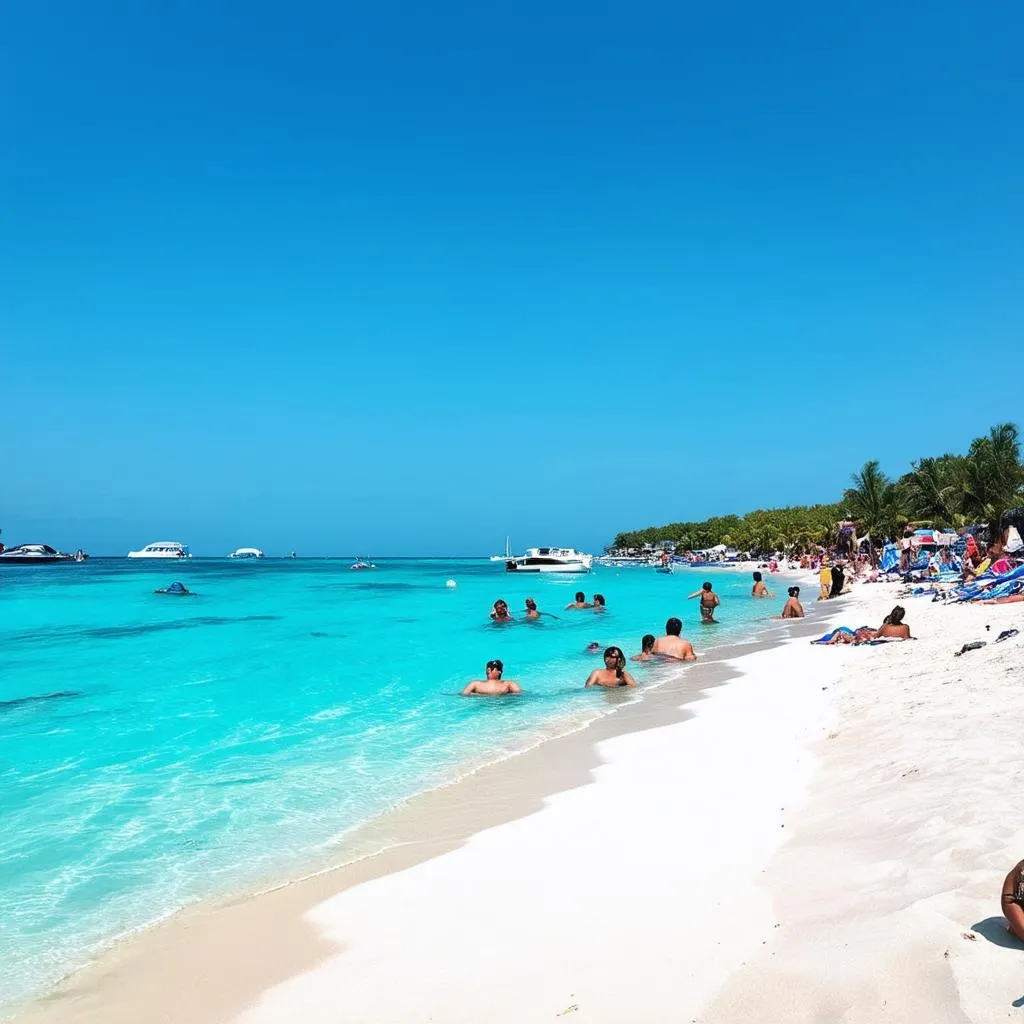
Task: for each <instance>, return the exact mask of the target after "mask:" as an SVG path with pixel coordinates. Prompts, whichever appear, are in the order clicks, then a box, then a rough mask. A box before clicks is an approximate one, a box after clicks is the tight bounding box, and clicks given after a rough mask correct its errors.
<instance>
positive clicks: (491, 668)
mask: <svg viewBox="0 0 1024 1024" xmlns="http://www.w3.org/2000/svg"><path fill="white" fill-rule="evenodd" d="M504 671H505V666H504V665H503V664H502V662H501V659H500V658H494V659H492V660H491V661H489V662H487V678H488V679H500V678H501V673H502V672H504Z"/></svg>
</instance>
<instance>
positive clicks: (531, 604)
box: [526, 597, 540, 619]
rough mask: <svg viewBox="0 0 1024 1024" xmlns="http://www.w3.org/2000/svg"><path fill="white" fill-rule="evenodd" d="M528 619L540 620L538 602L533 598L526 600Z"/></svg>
mask: <svg viewBox="0 0 1024 1024" xmlns="http://www.w3.org/2000/svg"><path fill="white" fill-rule="evenodd" d="M526 618H528V619H539V618H540V612H539V611H537V602H536V601H534V599H533V598H532V597H528V598H527V599H526Z"/></svg>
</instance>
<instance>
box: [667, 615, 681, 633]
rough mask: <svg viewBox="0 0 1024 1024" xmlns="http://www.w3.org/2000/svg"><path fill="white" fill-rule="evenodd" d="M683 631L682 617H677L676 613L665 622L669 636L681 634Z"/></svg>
mask: <svg viewBox="0 0 1024 1024" xmlns="http://www.w3.org/2000/svg"><path fill="white" fill-rule="evenodd" d="M682 631H683V622H682V619H677V618H676V617H675V616H674V615H673V616H672V618H671V619H669V620H668V622H666V623H665V632H666V633H667V634H668V635H669V636H679V634H680V633H682Z"/></svg>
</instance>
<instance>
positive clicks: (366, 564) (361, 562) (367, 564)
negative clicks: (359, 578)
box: [349, 555, 377, 569]
mask: <svg viewBox="0 0 1024 1024" xmlns="http://www.w3.org/2000/svg"><path fill="white" fill-rule="evenodd" d="M349 568H350V569H376V568H377V566H375V565H374V564H373V562H371V561H370V560H369V559H368V558H367V557H366V556H365V555H357V556H356V560H355V561H354V562H353V563H352V564H351V565H350V566H349Z"/></svg>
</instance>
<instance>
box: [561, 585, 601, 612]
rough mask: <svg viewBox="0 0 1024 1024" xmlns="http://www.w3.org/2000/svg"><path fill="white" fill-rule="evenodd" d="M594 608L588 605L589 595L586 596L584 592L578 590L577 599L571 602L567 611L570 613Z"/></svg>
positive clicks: (567, 606) (566, 608)
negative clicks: (575, 610) (579, 609)
mask: <svg viewBox="0 0 1024 1024" xmlns="http://www.w3.org/2000/svg"><path fill="white" fill-rule="evenodd" d="M593 607H594V606H593V605H592V604H587V595H586V594H584V593H583V591H582V590H577V591H576V599H575V600H574V601H570V602H569V603H568V604H567V605H566V606H565V610H566V611H567V612H568V611H573V610H574V609H578V608H593Z"/></svg>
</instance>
